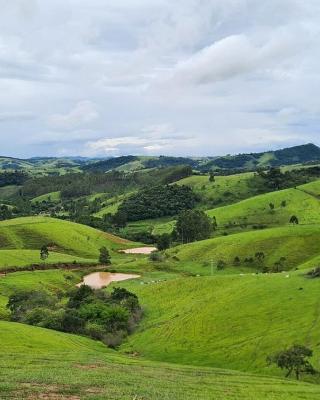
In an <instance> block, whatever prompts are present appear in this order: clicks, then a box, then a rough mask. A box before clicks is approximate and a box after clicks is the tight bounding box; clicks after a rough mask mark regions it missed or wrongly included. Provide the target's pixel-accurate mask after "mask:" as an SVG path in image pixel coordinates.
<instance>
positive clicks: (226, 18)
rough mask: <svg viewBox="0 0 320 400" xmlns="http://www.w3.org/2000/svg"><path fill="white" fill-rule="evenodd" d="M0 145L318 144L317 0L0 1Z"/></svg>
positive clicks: (95, 152)
mask: <svg viewBox="0 0 320 400" xmlns="http://www.w3.org/2000/svg"><path fill="white" fill-rule="evenodd" d="M0 10H1V13H0V154H2V155H10V156H18V157H29V156H38V155H57V156H64V155H82V156H111V155H121V154H147V155H153V154H168V155H193V156H200V155H218V154H225V153H237V152H243V151H246V152H247V151H257V150H264V149H271V148H281V147H285V146H288V145H294V144H301V143H307V142H314V143H316V144H320V137H319V132H320V125H319V119H320V100H319V99H320V75H319V71H320V1H319V0H303V1H300V0H267V1H261V0H175V1H172V0H115V1H108V0H10V1H9V0H0Z"/></svg>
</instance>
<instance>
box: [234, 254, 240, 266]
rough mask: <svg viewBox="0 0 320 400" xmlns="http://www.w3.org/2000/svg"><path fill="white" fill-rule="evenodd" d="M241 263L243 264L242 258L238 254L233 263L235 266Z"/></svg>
mask: <svg viewBox="0 0 320 400" xmlns="http://www.w3.org/2000/svg"><path fill="white" fill-rule="evenodd" d="M240 264H241V260H240V258H239V257H238V256H236V257H235V258H234V260H233V265H234V266H235V267H238V266H239V265H240Z"/></svg>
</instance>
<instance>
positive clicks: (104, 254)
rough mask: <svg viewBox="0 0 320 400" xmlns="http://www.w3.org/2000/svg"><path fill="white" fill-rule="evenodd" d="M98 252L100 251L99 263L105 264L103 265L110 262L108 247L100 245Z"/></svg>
mask: <svg viewBox="0 0 320 400" xmlns="http://www.w3.org/2000/svg"><path fill="white" fill-rule="evenodd" d="M99 252H100V254H99V263H100V264H105V265H109V264H111V256H110V253H109V251H108V249H107V248H106V247H105V246H103V247H101V249H100V250H99Z"/></svg>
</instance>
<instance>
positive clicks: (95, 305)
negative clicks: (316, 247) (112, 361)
mask: <svg viewBox="0 0 320 400" xmlns="http://www.w3.org/2000/svg"><path fill="white" fill-rule="evenodd" d="M7 308H8V309H9V310H10V318H11V320H12V321H16V322H22V323H25V324H29V325H35V326H40V327H43V328H48V329H54V330H58V331H63V332H71V333H76V334H81V335H87V336H90V337H92V338H94V339H98V340H101V341H103V342H104V343H105V344H107V345H108V346H110V347H116V346H118V345H119V344H120V343H121V342H122V341H123V339H124V338H125V337H126V336H127V335H128V334H130V333H131V332H132V331H133V329H134V328H135V326H136V325H137V323H138V322H139V320H140V319H141V316H142V311H141V307H140V305H139V300H138V298H137V296H136V295H135V294H134V293H131V292H129V291H127V290H126V289H123V288H114V289H113V291H112V293H111V294H109V293H107V292H105V291H103V290H93V289H91V288H90V287H89V286H87V285H82V286H80V287H79V288H76V289H74V290H72V291H71V292H69V293H68V294H67V298H65V297H64V296H57V295H53V294H50V293H48V292H45V291H20V292H17V293H15V294H12V295H11V296H10V297H9V301H8V304H7Z"/></svg>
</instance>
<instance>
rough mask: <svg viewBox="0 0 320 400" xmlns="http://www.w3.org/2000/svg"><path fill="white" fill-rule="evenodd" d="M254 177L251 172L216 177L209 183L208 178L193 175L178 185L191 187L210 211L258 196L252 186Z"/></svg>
mask: <svg viewBox="0 0 320 400" xmlns="http://www.w3.org/2000/svg"><path fill="white" fill-rule="evenodd" d="M252 176H253V174H252V173H251V172H249V173H243V174H236V175H229V176H216V177H215V182H209V177H208V176H199V175H193V176H189V177H187V178H184V179H181V180H180V181H178V182H177V183H178V184H179V185H186V186H189V187H191V188H192V189H193V191H194V192H195V193H197V194H198V195H199V197H200V198H201V203H202V206H203V207H204V208H206V209H208V208H213V207H218V206H223V205H228V204H232V203H235V202H237V201H239V200H243V199H247V198H249V197H251V196H254V195H256V194H257V190H256V188H255V187H253V186H251V185H250V178H252Z"/></svg>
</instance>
